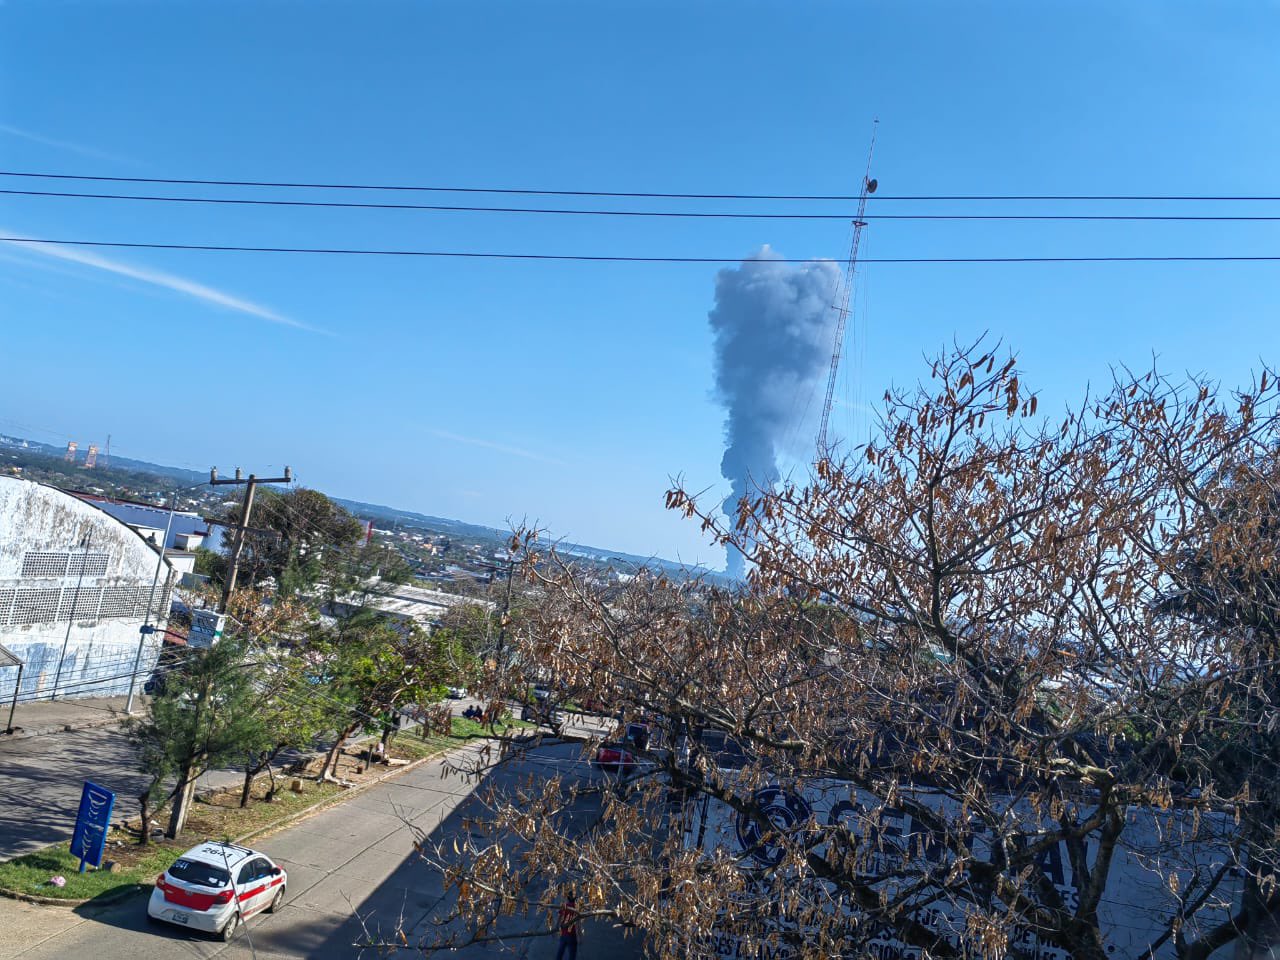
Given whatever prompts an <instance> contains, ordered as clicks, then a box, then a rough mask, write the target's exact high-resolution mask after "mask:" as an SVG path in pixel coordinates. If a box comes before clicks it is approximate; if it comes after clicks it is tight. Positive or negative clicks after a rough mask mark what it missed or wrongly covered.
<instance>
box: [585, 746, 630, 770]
mask: <svg viewBox="0 0 1280 960" xmlns="http://www.w3.org/2000/svg"><path fill="white" fill-rule="evenodd" d="M591 762H592V763H593V764H594V765H595V766H597V767H599V768H600V769H601V770H604V771H607V772H609V773H630V772H631V771H632V770H634V769H635V766H636V755H635V754H634V753H632V752H631V751H630V750H628V749H627V748H626V747H624V746H623V745H622V744H620V743H602V744H601V745H600V746H599V748H597V750H596V755H595V757H594V758H593V759H592V761H591Z"/></svg>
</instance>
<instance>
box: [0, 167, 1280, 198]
mask: <svg viewBox="0 0 1280 960" xmlns="http://www.w3.org/2000/svg"><path fill="white" fill-rule="evenodd" d="M0 177H25V178H35V179H43V180H86V181H92V182H95V183H156V184H170V185H180V186H203V187H271V188H278V189H302V190H387V191H403V192H413V193H489V194H511V195H517V196H529V197H634V198H645V199H663V200H784V201H793V200H803V201H808V200H850V201H856V200H857V199H858V197H857V195H856V194H839V193H826V194H795V193H790V194H789V193H670V192H663V191H656V190H547V189H534V188H528V187H457V186H437V185H418V184H386V183H384V184H370V183H308V182H298V181H281V180H213V179H199V178H195V177H182V178H179V177H107V176H96V175H90V174H76V173H44V172H39V171H27V170H0ZM875 199H876V200H877V201H885V200H894V201H919V200H939V201H941V200H947V201H951V200H954V201H973V200H993V201H1006V200H1007V201H1032V200H1061V201H1088V200H1097V201H1101V202H1111V201H1126V200H1128V201H1147V200H1150V201H1170V202H1214V203H1229V202H1242V203H1263V202H1280V196H1248V195H1235V196H1222V195H1207V194H1079V193H1056V194H1048V193H1046V194H999V193H987V194H977V193H956V194H896V195H895V194H878V195H877V196H876V197H875Z"/></svg>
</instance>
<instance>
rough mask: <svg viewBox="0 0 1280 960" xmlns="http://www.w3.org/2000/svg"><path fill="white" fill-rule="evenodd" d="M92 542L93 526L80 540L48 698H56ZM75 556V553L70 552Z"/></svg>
mask: <svg viewBox="0 0 1280 960" xmlns="http://www.w3.org/2000/svg"><path fill="white" fill-rule="evenodd" d="M92 543H93V528H92V527H90V528H89V532H88V533H87V534H85V538H84V540H83V541H81V546H82V547H83V548H84V550H83V552H82V553H81V554H80V577H79V578H78V579H77V580H76V592H75V593H74V594H73V595H72V597H71V610H70V611H69V613H68V615H67V635H66V636H65V637H64V638H63V640H62V653H61V655H60V656H59V657H58V672H57V673H55V674H54V676H53V693H52V694H50V695H49V699H50V700H57V699H58V684H59V683H61V681H62V664H63V661H65V660H66V659H67V644H68V643H70V642H71V628H72V627H74V626H75V624H76V607H78V606H79V605H80V587H81V586H82V585H83V584H84V568H85V567H87V566H88V565H89V547H90V545H91V544H92ZM71 556H73V557H74V556H75V554H74V553H73V554H71Z"/></svg>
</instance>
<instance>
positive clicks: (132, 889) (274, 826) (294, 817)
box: [0, 744, 471, 907]
mask: <svg viewBox="0 0 1280 960" xmlns="http://www.w3.org/2000/svg"><path fill="white" fill-rule="evenodd" d="M469 749H471V746H470V745H469V744H468V745H464V746H461V747H453V748H451V749H449V750H442V751H441V752H440V753H433V754H432V755H431V756H429V757H419V758H418V759H417V760H412V761H410V762H409V763H406V764H405V765H404V766H403V767H396V768H395V769H393V770H388V771H387V772H386V773H384V774H383V775H382V776H380V777H378V778H377V779H376V780H367V781H365V782H364V783H361V784H357V785H356V786H354V787H351V788H350V789H348V790H343V791H342V792H340V793H335V794H334V795H333V796H331V797H325V798H324V799H323V800H317V801H316V802H315V803H313V804H311V805H310V806H308V807H303V808H302V809H301V810H295V811H294V812H293V813H291V814H289V815H288V816H285V817H281V818H280V819H279V820H275V821H273V822H271V823H268V824H267V825H266V826H262V827H258V828H257V829H256V830H251V831H249V832H248V833H246V834H244V835H242V836H239V837H235V838H234V839H232V841H231V842H232V843H243V842H245V841H246V840H252V839H253V838H254V837H260V836H262V835H263V834H266V833H270V832H272V831H275V830H281V829H283V828H284V827H287V826H289V825H290V824H292V823H294V822H296V821H298V820H301V819H302V818H303V817H306V816H309V815H311V814H313V813H316V812H318V811H319V810H322V809H323V808H324V807H328V806H333V805H335V804H338V803H343V802H345V801H346V800H348V799H349V798H351V797H354V796H355V795H356V794H358V793H361V792H363V791H364V790H367V789H369V788H370V787H376V786H378V784H380V783H385V782H386V781H388V780H392V779H394V778H396V777H399V776H403V775H404V774H406V773H408V772H409V771H410V770H416V769H417V768H418V767H420V766H422V765H423V764H424V763H430V762H431V761H432V760H439V759H441V758H443V757H447V756H448V755H449V754H451V753H456V752H459V751H462V750H469ZM147 889H149V888H148V887H147V886H145V885H144V884H138V883H134V884H130V885H129V886H128V887H122V888H120V890H119V891H118V892H116V893H112V894H107V895H102V896H98V897H87V898H85V899H83V900H60V899H58V898H56V897H39V896H36V895H34V894H30V893H22V892H21V891H19V890H7V889H5V888H4V887H0V897H8V898H9V899H10V900H22V901H24V902H26V903H34V904H37V905H39V906H47V907H82V906H84V905H85V904H87V903H92V904H94V905H95V906H97V905H101V906H104V907H105V906H110V905H111V904H113V903H117V902H119V901H121V900H126V899H128V898H129V897H132V896H134V895H135V894H138V893H141V892H142V891H143V890H147Z"/></svg>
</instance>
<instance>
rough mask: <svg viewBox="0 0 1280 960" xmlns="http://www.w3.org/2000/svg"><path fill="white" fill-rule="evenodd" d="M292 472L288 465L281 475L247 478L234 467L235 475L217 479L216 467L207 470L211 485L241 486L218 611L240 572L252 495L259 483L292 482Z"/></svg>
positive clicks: (221, 610) (222, 607)
mask: <svg viewBox="0 0 1280 960" xmlns="http://www.w3.org/2000/svg"><path fill="white" fill-rule="evenodd" d="M292 482H293V473H292V471H290V469H289V468H288V467H285V468H284V476H283V477H263V478H261V479H259V478H258V477H256V476H254V475H253V474H252V473H251V474H249V476H248V478H245V477H242V476H241V475H240V468H239V467H236V475H235V477H234V478H232V479H230V480H219V479H218V468H217V467H214V468H213V469H212V470H210V471H209V483H210V485H212V486H215V487H219V486H224V485H227V484H231V485H235V486H243V487H244V488H245V490H244V503H243V505H242V506H241V507H240V522H239V523H237V524H236V525H235V527H233V528H232V529H234V530H235V539H234V540H233V541H232V542H231V558H230V564H229V565H228V569H227V579H226V582H224V583H223V585H222V600H221V601H220V602H219V603H218V612H219V613H226V612H227V601H228V600H230V599H231V592H232V591H233V590H235V588H236V577H237V576H238V575H239V573H240V551H242V550H243V549H244V535H245V532H246V531H247V530H249V529H251V528H250V526H249V514H250V513H252V512H253V497H254V494H255V493H256V492H257V489H258V484H260V483H292Z"/></svg>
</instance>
